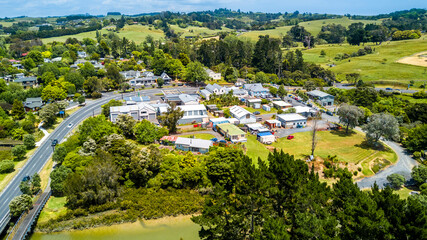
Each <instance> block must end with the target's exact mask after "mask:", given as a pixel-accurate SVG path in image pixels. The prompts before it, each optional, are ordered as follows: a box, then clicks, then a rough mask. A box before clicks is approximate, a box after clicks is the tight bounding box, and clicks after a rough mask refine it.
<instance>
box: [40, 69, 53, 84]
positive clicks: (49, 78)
mask: <svg viewBox="0 0 427 240" xmlns="http://www.w3.org/2000/svg"><path fill="white" fill-rule="evenodd" d="M41 80H42V82H43V86H47V85H49V84H50V83H52V82H54V81H56V77H55V74H53V73H52V72H45V73H43V75H42V76H41Z"/></svg>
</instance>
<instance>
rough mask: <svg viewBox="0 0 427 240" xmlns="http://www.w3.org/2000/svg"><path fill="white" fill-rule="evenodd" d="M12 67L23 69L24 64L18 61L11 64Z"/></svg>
mask: <svg viewBox="0 0 427 240" xmlns="http://www.w3.org/2000/svg"><path fill="white" fill-rule="evenodd" d="M12 67H16V68H17V69H24V66H22V64H20V63H15V64H12Z"/></svg>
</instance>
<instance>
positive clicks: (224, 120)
mask: <svg viewBox="0 0 427 240" xmlns="http://www.w3.org/2000/svg"><path fill="white" fill-rule="evenodd" d="M209 121H210V122H213V123H217V122H228V120H227V119H226V118H225V117H220V118H211V119H209Z"/></svg>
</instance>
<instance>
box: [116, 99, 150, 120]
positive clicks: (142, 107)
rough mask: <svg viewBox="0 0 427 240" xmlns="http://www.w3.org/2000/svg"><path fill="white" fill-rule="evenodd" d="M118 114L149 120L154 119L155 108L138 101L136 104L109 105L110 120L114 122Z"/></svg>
mask: <svg viewBox="0 0 427 240" xmlns="http://www.w3.org/2000/svg"><path fill="white" fill-rule="evenodd" d="M120 114H127V115H129V116H131V117H133V119H135V120H137V121H140V120H143V119H146V120H149V121H155V120H156V109H155V108H154V107H153V106H151V105H150V104H148V103H139V104H137V105H128V106H117V107H110V120H111V122H113V123H115V122H116V119H117V117H118V116H119V115H120Z"/></svg>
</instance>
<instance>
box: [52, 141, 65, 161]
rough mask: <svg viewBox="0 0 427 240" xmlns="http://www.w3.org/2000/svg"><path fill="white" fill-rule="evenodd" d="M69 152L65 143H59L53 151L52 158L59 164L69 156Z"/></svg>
mask: <svg viewBox="0 0 427 240" xmlns="http://www.w3.org/2000/svg"><path fill="white" fill-rule="evenodd" d="M67 153H68V151H67V149H66V148H65V147H64V146H63V145H58V146H56V147H55V150H54V151H53V155H52V160H53V161H54V162H56V163H58V164H62V162H63V161H64V159H65V156H67Z"/></svg>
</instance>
